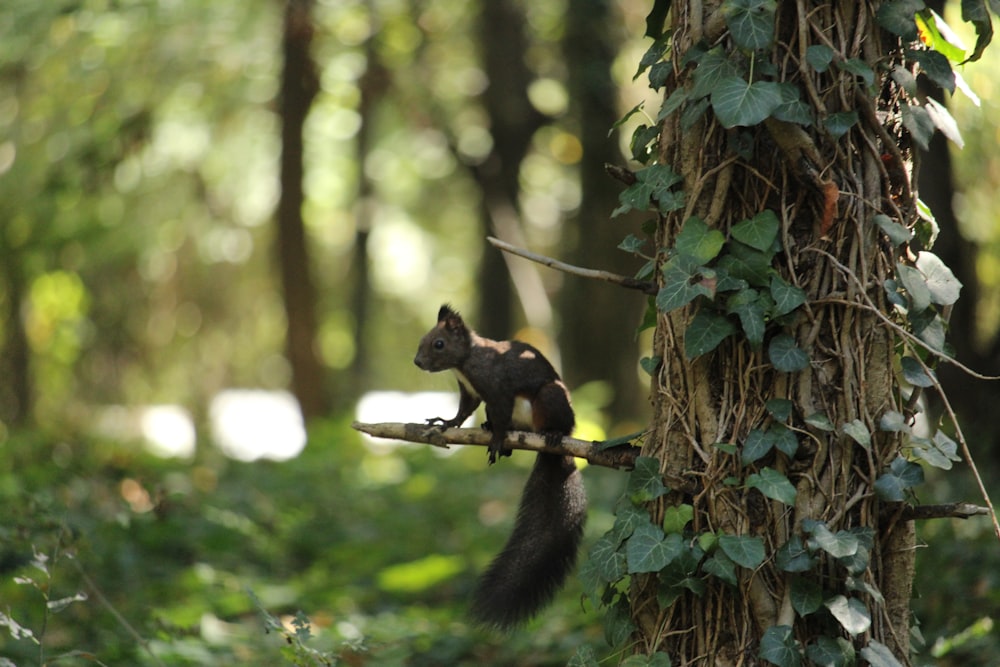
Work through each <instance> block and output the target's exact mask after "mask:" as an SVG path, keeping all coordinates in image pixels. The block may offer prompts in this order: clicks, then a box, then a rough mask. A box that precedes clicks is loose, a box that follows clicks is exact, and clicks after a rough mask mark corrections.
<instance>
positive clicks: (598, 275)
mask: <svg viewBox="0 0 1000 667" xmlns="http://www.w3.org/2000/svg"><path fill="white" fill-rule="evenodd" d="M486 240H487V241H489V242H490V244H491V245H493V247H494V248H499V249H500V250H503V251H504V252H509V253H510V254H512V255H517V256H518V257H523V258H525V259H529V260H531V261H532V262H537V263H538V264H541V265H543V266H547V267H549V268H551V269H555V270H557V271H562V272H563V273H570V274H572V275H574V276H580V277H582V278H594V279H595V280H603V281H605V282H608V283H612V284H614V285H619V286H621V287H627V288H628V289H637V290H639V291H640V292H645V293H646V294H656V292H657V287H656V284H655V283H652V282H649V281H648V280H637V279H636V278H629V277H628V276H623V275H620V274H618V273H610V272H609V271H598V270H597V269H585V268H583V267H579V266H573V265H572V264H567V263H566V262H560V261H559V260H558V259H553V258H551V257H546V256H545V255H539V254H538V253H534V252H531V251H530V250H525V249H524V248H519V247H517V246H516V245H511V244H510V243H507V242H506V241H501V240H500V239H498V238H494V237H492V236H487V237H486Z"/></svg>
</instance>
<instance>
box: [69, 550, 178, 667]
mask: <svg viewBox="0 0 1000 667" xmlns="http://www.w3.org/2000/svg"><path fill="white" fill-rule="evenodd" d="M70 562H71V563H73V566H74V567H75V568H76V571H77V572H78V573H79V574H80V577H81V578H82V579H83V583H85V584H86V585H87V588H89V589H90V592H91V593H92V594H93V596H94V597H95V598H97V601H98V602H100V603H101V606H102V607H104V608H105V609H107V610H108V613H110V614H111V615H112V616H114V618H115V620H116V621H118V624H119V625H121V626H122V627H123V628H125V632H127V633H128V634H129V635H131V636H132V639H134V640H135V642H136V643H137V644H139V646H141V647H142V648H143V649H145V651H146V653H148V654H149V657H150V658H152V659H153V662H154V663H156V664H157V665H159V666H160V667H166V664H164V662H163V661H162V660H160V658H159V656H157V655H156V653H154V652H153V648H152V647H151V646H150V645H149V641H148V640H146V639H145V638H144V637H143V636H142V635H140V634H139V631H138V630H136V629H135V628H134V627H132V624H131V623H129V622H128V619H126V618H125V617H124V616H122V614H121V612H119V611H118V610H117V609H116V608H115V606H114V605H113V604H111V601H110V600H108V598H107V597H105V595H104V593H103V592H101V589H100V588H98V587H97V584H96V583H94V580H93V579H91V578H90V575H88V574H87V572H86V570H84V569H83V566H82V565H80V563H79V562H78V561H77V560H76V559H75V558H74V559H72V560H71V561H70Z"/></svg>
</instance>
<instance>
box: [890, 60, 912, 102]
mask: <svg viewBox="0 0 1000 667" xmlns="http://www.w3.org/2000/svg"><path fill="white" fill-rule="evenodd" d="M891 76H892V80H893V81H895V82H896V85H897V86H899V87H900V88H902V89H903V92H905V93H906V94H907V95H909V96H910V97H916V96H917V77H915V76H913V72H911V71H910V70H908V69H906V68H905V67H903V66H902V65H893V67H892V72H891Z"/></svg>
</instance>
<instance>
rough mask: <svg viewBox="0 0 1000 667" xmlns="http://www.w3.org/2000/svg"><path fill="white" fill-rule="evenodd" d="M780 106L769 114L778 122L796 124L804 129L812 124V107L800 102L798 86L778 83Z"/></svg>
mask: <svg viewBox="0 0 1000 667" xmlns="http://www.w3.org/2000/svg"><path fill="white" fill-rule="evenodd" d="M778 86H779V88H780V89H781V104H780V105H779V106H778V108H777V109H775V110H774V112H773V113H772V114H771V115H772V116H774V117H775V118H777V119H778V120H780V121H784V122H786V123H796V124H798V125H804V126H806V127H808V126H810V125H812V124H813V116H812V107H810V106H809V105H808V104H806V103H805V102H804V101H803V100H802V96H801V95H800V94H799V89H798V86H796V85H795V84H793V83H787V82H785V83H779V84H778Z"/></svg>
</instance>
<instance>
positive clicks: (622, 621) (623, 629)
mask: <svg viewBox="0 0 1000 667" xmlns="http://www.w3.org/2000/svg"><path fill="white" fill-rule="evenodd" d="M635 630H636V627H635V623H633V622H632V613H631V611H630V610H629V608H628V603H627V601H626V600H625V599H624V597H623V598H621V599H620V600H618V602H617V603H615V604H612V605H610V606H608V609H607V612H606V613H605V614H604V639H605V641H607V642H608V644H609V645H611V646H619V645H623V644H624V643H625V642H626V641H628V638H629V637H631V636H632V635H633V633H635Z"/></svg>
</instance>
